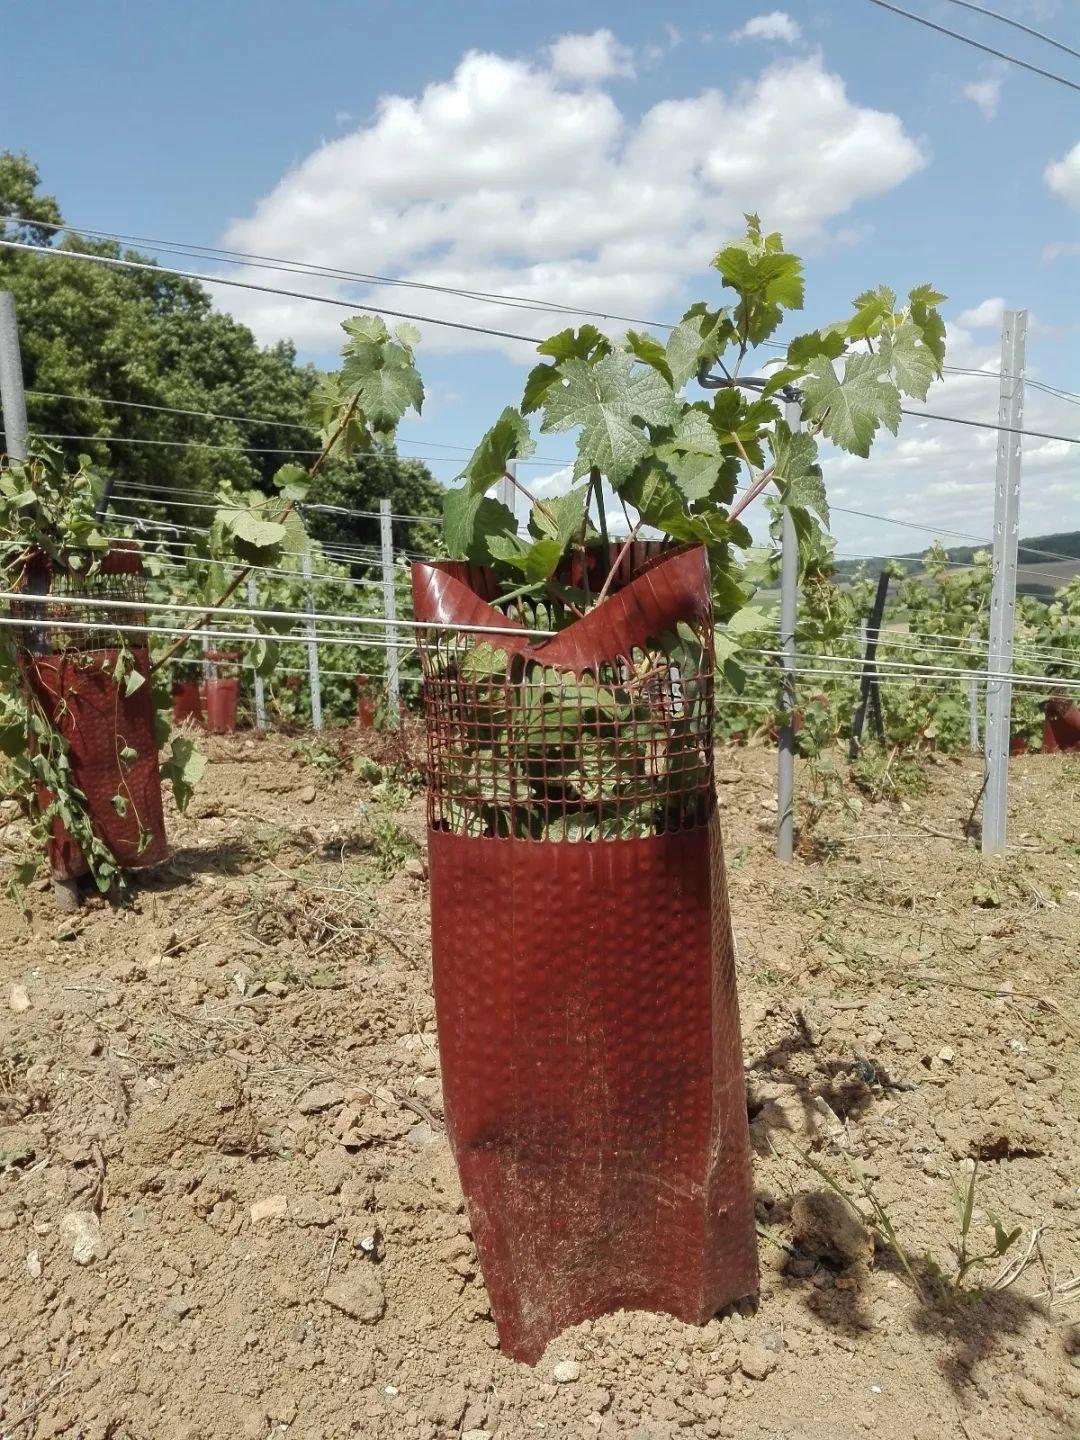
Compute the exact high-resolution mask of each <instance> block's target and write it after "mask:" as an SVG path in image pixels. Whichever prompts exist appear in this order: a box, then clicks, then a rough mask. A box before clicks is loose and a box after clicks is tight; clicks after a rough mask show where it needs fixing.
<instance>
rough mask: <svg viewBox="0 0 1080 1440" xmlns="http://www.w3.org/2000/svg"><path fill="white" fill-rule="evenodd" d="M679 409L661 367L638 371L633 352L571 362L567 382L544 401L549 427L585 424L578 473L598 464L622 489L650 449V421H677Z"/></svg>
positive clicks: (545, 424)
mask: <svg viewBox="0 0 1080 1440" xmlns="http://www.w3.org/2000/svg"><path fill="white" fill-rule="evenodd" d="M678 413H679V405H678V401H677V400H676V398H675V393H674V391H673V390H672V388H671V386H670V385H669V384H668V383H667V381H666V380H665V379H664V378H663V376H662V375H659V374H658V373H657V372H656V371H655V370H652V369H649V368H645V369H638V368H637V367H635V365H634V363H633V361H632V360H630V358H629V357H628V356H625V355H605V356H603V357H602V358H601V359H599V360H597V361H596V363H595V364H593V365H590V364H588V363H587V362H586V361H584V360H567V361H566V362H565V364H564V365H563V366H562V381H561V383H560V384H559V385H558V386H552V387H551V388H550V389H549V390H548V392H547V394H546V396H545V399H544V421H543V424H542V425H541V427H540V428H541V430H543V431H547V432H550V431H556V432H558V431H563V430H570V429H573V428H574V427H575V426H580V430H581V433H580V434H579V436H578V458H577V461H576V463H575V466H574V475H575V477H577V476H579V475H583V474H585V473H586V472H587V471H589V470H590V469H591V468H592V467H593V466H595V467H596V468H597V469H598V470H599V471H600V472H601V473H602V474H604V475H606V476H607V478H608V480H609V481H610V483H611V484H612V485H613V486H615V487H616V488H618V485H619V483H620V482H621V481H623V480H625V479H626V478H627V477H628V476H629V475H630V474H631V473H632V471H633V470H634V468H635V466H636V465H637V464H638V462H639V461H640V460H641V459H642V457H643V456H644V455H646V454H647V453H648V451H649V448H650V447H649V442H648V439H647V437H646V435H645V432H644V431H643V429H642V428H641V426H640V425H639V424H637V423H635V422H636V421H643V422H644V423H645V424H648V425H668V424H671V423H672V422H673V421H674V420H675V419H676V417H677V415H678Z"/></svg>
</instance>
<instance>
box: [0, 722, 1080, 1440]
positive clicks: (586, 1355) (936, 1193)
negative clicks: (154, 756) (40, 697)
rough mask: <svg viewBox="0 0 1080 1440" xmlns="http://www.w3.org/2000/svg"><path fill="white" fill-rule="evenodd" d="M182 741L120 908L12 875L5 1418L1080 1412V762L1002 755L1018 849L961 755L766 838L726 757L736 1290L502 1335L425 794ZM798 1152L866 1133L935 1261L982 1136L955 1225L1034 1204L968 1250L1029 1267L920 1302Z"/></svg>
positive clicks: (128, 1430) (916, 1254) (608, 1418)
mask: <svg viewBox="0 0 1080 1440" xmlns="http://www.w3.org/2000/svg"><path fill="white" fill-rule="evenodd" d="M208 745H209V749H210V753H211V765H210V767H209V769H208V771H207V775H206V777H205V780H204V782H203V784H202V787H201V789H200V791H199V793H198V794H197V796H196V798H195V800H194V802H193V804H192V807H191V809H190V811H189V813H188V815H187V816H185V817H178V816H176V815H175V814H171V815H170V817H169V821H170V836H171V839H172V842H173V845H174V847H175V855H174V858H173V859H172V860H171V861H170V862H168V863H167V864H166V865H165V866H164V867H163V868H162V869H161V870H160V871H159V872H158V873H157V874H156V875H155V876H153V877H150V878H148V879H147V880H146V881H145V882H144V883H143V884H142V886H141V887H140V888H139V889H138V891H137V892H136V894H135V898H134V903H133V904H132V905H131V907H130V908H128V909H119V910H118V909H114V908H110V907H106V906H105V905H104V904H102V903H100V902H98V903H96V904H92V905H91V906H88V907H85V908H84V909H83V910H82V911H81V912H80V914H79V915H77V916H76V917H75V918H73V919H71V918H62V917H58V916H57V915H56V913H55V911H54V910H53V908H52V901H51V897H50V896H49V895H47V894H43V893H41V892H40V891H37V892H33V893H32V894H31V895H30V897H29V898H30V906H31V914H30V916H29V918H24V917H23V916H22V915H20V913H19V911H18V909H17V908H16V907H15V906H14V905H13V904H12V903H11V902H9V901H0V1036H2V1044H0V1437H12V1440H15V1437H17V1440H50V1437H53V1436H65V1437H69V1440H76V1437H77V1440H107V1437H111V1440H344V1437H348V1436H364V1437H371V1440H382V1437H386V1440H391V1437H393V1440H398V1437H402V1440H442V1437H452V1436H453V1437H457V1436H466V1437H468V1440H487V1437H496V1440H525V1437H583V1436H584V1437H592V1436H596V1437H600V1440H615V1437H628V1440H669V1437H674V1436H688V1437H697V1436H709V1437H712V1436H739V1437H740V1440H848V1437H861V1436H867V1437H870V1436H873V1437H876V1440H919V1437H926V1440H929V1437H934V1440H937V1437H939V1436H941V1435H954V1436H957V1437H960V1440H991V1437H994V1440H996V1437H999V1436H1002V1435H1009V1436H1016V1437H1021V1440H1027V1437H1032V1440H1042V1437H1058V1436H1067V1435H1070V1434H1073V1433H1075V1431H1074V1429H1073V1428H1072V1425H1073V1417H1074V1416H1075V1414H1076V1413H1077V1410H1078V1408H1080V1407H1078V1405H1077V1399H1078V1397H1080V1337H1078V1333H1077V1329H1076V1327H1075V1323H1074V1322H1075V1321H1076V1319H1077V1317H1078V1313H1080V1296H1078V1293H1077V1289H1076V1287H1075V1286H1073V1287H1072V1288H1070V1286H1069V1282H1070V1281H1073V1280H1074V1279H1075V1277H1076V1276H1077V1275H1078V1274H1080V1234H1078V1222H1080V1188H1078V1174H1077V1154H1078V1146H1077V1138H1078V1134H1077V1131H1078V1127H1077V1119H1076V1117H1077V1114H1078V1104H1077V1088H1078V1087H1077V1079H1078V1062H1077V1051H1076V1041H1077V1031H1078V1015H1080V1007H1078V1005H1077V989H1078V971H1080V947H1078V944H1077V940H1078V936H1080V926H1078V923H1077V921H1078V916H1080V795H1078V781H1080V764H1078V762H1076V761H1070V760H1069V759H1068V758H1067V757H1066V758H1063V757H1056V756H1055V757H1051V756H1031V757H1020V758H1018V759H1017V760H1016V761H1015V762H1014V763H1013V769H1012V772H1011V775H1012V790H1011V797H1012V810H1013V817H1012V830H1011V834H1012V837H1013V838H1014V839H1015V841H1016V842H1017V845H1018V847H1019V848H1017V849H1016V850H1014V851H1013V852H1012V853H1011V854H1010V856H1009V857H1008V858H1007V859H1005V860H1001V861H992V862H985V861H983V860H982V859H981V857H980V856H979V855H978V854H977V853H975V851H974V849H973V848H971V847H970V846H969V845H968V843H967V841H966V840H965V838H964V834H963V830H964V823H965V821H966V819H967V817H968V814H969V812H970V809H971V803H972V799H973V797H974V794H975V792H976V790H977V788H978V779H979V777H978V765H977V762H976V761H975V760H970V759H965V760H964V762H963V763H956V762H952V761H949V762H943V763H942V764H940V765H936V766H930V771H929V791H928V793H927V795H926V796H924V797H919V798H910V797H909V798H908V799H907V800H906V801H904V802H903V803H902V804H901V803H889V802H884V801H883V802H878V803H875V802H873V801H872V800H869V799H866V798H865V797H864V798H863V799H862V800H861V802H860V807H859V813H853V812H852V811H851V810H850V809H837V810H834V811H827V812H826V813H825V814H824V815H823V816H822V819H821V821H820V822H819V824H818V827H817V831H816V834H815V836H814V844H813V845H812V846H810V847H807V856H809V857H810V858H806V856H804V857H803V858H800V859H798V860H797V861H796V863H795V864H794V865H792V866H791V867H788V868H783V867H780V866H779V865H778V864H777V863H776V862H775V860H774V859H773V858H772V829H773V826H774V824H775V803H776V802H775V790H774V783H773V775H774V765H775V757H774V755H773V754H771V753H770V752H768V751H766V750H764V749H760V748H753V747H751V748H747V749H743V750H731V751H725V752H723V753H722V754H721V755H720V757H719V766H720V771H719V773H720V780H721V784H720V787H719V788H720V801H721V806H722V810H723V814H724V819H725V837H726V847H727V856H728V864H729V871H730V885H731V901H732V909H733V912H734V916H735V930H736V936H737V942H738V954H739V967H740V991H741V996H742V1006H743V1024H744V1032H745V1043H746V1058H747V1064H748V1104H749V1108H750V1115H751V1120H752V1127H751V1128H752V1135H753V1140H754V1145H755V1149H756V1151H757V1156H756V1162H755V1164H756V1168H755V1183H756V1188H757V1193H758V1216H759V1221H760V1228H761V1233H762V1239H761V1247H760V1248H761V1262H762V1288H761V1299H760V1303H759V1305H758V1306H757V1308H756V1309H755V1308H752V1307H751V1306H749V1305H744V1306H742V1307H741V1308H738V1309H736V1310H734V1311H732V1312H731V1313H730V1314H726V1315H724V1316H722V1317H719V1318H717V1319H716V1320H714V1321H712V1322H711V1323H710V1324H709V1325H708V1326H706V1327H705V1328H704V1329H701V1330H698V1329H693V1328H689V1327H685V1326H683V1325H681V1324H679V1323H677V1322H675V1321H673V1320H671V1319H669V1318H667V1317H664V1316H653V1315H646V1314H618V1315H613V1316H609V1317H605V1318H604V1319H601V1320H598V1321H595V1322H592V1323H589V1324H585V1325H581V1326H578V1327H577V1328H576V1329H574V1330H572V1331H569V1332H567V1333H566V1334H565V1335H564V1336H562V1337H561V1338H560V1339H558V1340H557V1341H555V1342H553V1343H552V1345H551V1346H550V1347H549V1349H548V1352H547V1354H546V1355H545V1357H544V1358H543V1360H542V1361H541V1362H540V1363H539V1364H538V1365H537V1366H536V1367H535V1368H533V1369H528V1368H525V1367H521V1366H518V1365H515V1364H514V1363H512V1362H511V1361H509V1360H507V1359H506V1358H505V1357H503V1356H502V1355H501V1354H500V1353H499V1351H498V1349H497V1347H496V1341H495V1331H494V1326H493V1324H492V1321H491V1317H490V1313H489V1309H488V1304H487V1300H486V1296H485V1292H484V1288H483V1283H482V1281H481V1279H480V1277H479V1275H478V1273H477V1268H476V1258H475V1251H474V1248H473V1244H472V1240H471V1237H470V1231H469V1220H468V1216H467V1214H466V1212H465V1208H464V1205H463V1202H462V1198H461V1193H460V1190H459V1188H458V1185H457V1181H456V1177H455V1173H454V1168H453V1164H452V1162H451V1159H450V1155H449V1151H448V1148H447V1143H446V1139H445V1135H444V1131H443V1127H442V1123H441V1100H440V1087H439V1056H438V1048H437V1043H436V1037H435V1030H434V1011H433V1005H432V1000H431V990H430V950H429V945H428V936H427V929H428V911H427V893H426V883H425V878H424V866H423V862H422V859H421V858H420V857H421V850H420V847H421V846H422V841H423V807H422V802H421V797H420V795H419V793H418V791H417V790H416V789H415V788H409V787H408V786H403V785H399V784H395V783H388V782H387V781H386V780H385V779H382V780H380V779H379V777H378V775H377V774H376V773H375V772H370V773H369V774H368V775H367V777H366V778H359V777H357V776H356V775H355V774H354V772H353V769H352V767H351V765H350V764H348V763H346V764H343V765H341V766H340V767H337V768H328V767H327V765H326V763H324V764H322V765H318V764H313V763H312V758H313V756H314V757H315V758H322V759H323V761H324V762H325V761H326V758H327V757H326V756H325V754H323V755H321V757H320V756H318V755H316V754H315V752H312V751H309V752H308V753H307V754H306V755H305V754H304V753H303V752H301V751H299V750H298V749H297V747H296V745H295V744H293V743H291V742H289V741H287V740H285V739H283V738H281V737H267V738H262V739H259V740H253V739H244V738H243V737H228V738H221V739H217V740H214V741H211V742H208ZM383 758H384V759H385V758H386V757H385V756H384V757H383ZM346 759H348V757H346ZM406 768H407V767H406ZM809 783H810V782H809V777H803V776H800V790H801V791H803V793H805V786H806V785H807V784H809ZM4 818H5V819H6V820H8V821H9V822H10V824H9V828H8V831H6V832H5V831H0V845H4V844H5V843H7V841H8V840H9V839H12V832H13V830H14V831H17V829H18V825H19V821H18V820H17V819H15V820H12V819H11V816H10V814H9V815H7V816H5V817H4ZM0 878H2V877H0ZM806 1156H809V1157H810V1158H811V1159H812V1160H814V1161H815V1162H816V1163H817V1164H819V1165H822V1166H824V1167H825V1169H826V1170H827V1171H828V1172H829V1173H830V1174H831V1175H834V1176H835V1177H836V1178H837V1179H839V1180H842V1182H843V1183H844V1185H845V1187H847V1188H848V1189H849V1190H851V1192H852V1193H854V1189H855V1182H854V1180H853V1179H852V1175H851V1173H850V1171H849V1168H848V1166H849V1159H848V1158H846V1157H851V1158H852V1159H853V1160H854V1161H855V1162H856V1163H858V1165H860V1166H861V1170H862V1172H863V1174H864V1175H865V1177H866V1178H867V1182H868V1184H869V1185H870V1186H871V1187H872V1188H873V1190H874V1192H875V1193H876V1195H877V1196H878V1198H879V1200H880V1202H881V1204H882V1205H883V1206H884V1207H885V1208H886V1210H887V1212H888V1214H889V1216H890V1218H891V1222H892V1224H893V1225H894V1226H895V1229H896V1232H897V1234H898V1235H899V1237H900V1239H901V1242H902V1244H903V1246H904V1248H905V1250H906V1252H907V1254H908V1255H909V1257H910V1258H911V1260H912V1262H913V1268H914V1269H915V1270H916V1275H917V1277H919V1276H921V1277H922V1280H921V1283H923V1284H925V1283H926V1278H925V1271H924V1270H923V1268H922V1257H923V1255H924V1254H925V1253H926V1252H927V1251H930V1252H932V1253H933V1254H934V1255H935V1256H936V1257H937V1259H938V1260H939V1262H940V1263H941V1264H942V1265H943V1266H944V1265H946V1264H947V1262H948V1259H949V1244H950V1241H952V1240H954V1239H955V1238H956V1235H957V1220H956V1216H955V1211H954V1206H953V1193H952V1192H953V1185H954V1183H955V1182H956V1181H957V1180H965V1179H966V1176H967V1175H968V1174H969V1173H970V1166H971V1164H972V1162H973V1161H974V1160H978V1162H979V1171H978V1189H977V1195H976V1202H975V1205H976V1209H975V1219H974V1226H973V1234H974V1235H975V1236H976V1238H977V1242H978V1245H979V1246H982V1245H983V1244H984V1242H985V1240H986V1237H987V1235H988V1233H989V1230H988V1222H987V1215H988V1214H990V1213H992V1214H996V1215H999V1216H1000V1217H1001V1220H1002V1222H1003V1223H1004V1224H1005V1226H1006V1227H1007V1228H1012V1227H1014V1226H1021V1227H1022V1228H1023V1233H1022V1236H1021V1239H1020V1240H1019V1241H1018V1242H1017V1244H1016V1245H1015V1246H1014V1247H1013V1250H1012V1251H1010V1252H1009V1255H1008V1256H1007V1257H1006V1258H1005V1260H995V1261H994V1262H993V1263H992V1264H991V1265H990V1266H989V1267H988V1269H987V1271H986V1273H985V1275H984V1280H989V1279H993V1278H995V1277H997V1276H999V1275H1000V1274H1001V1272H1003V1271H1004V1268H1005V1266H1006V1264H1007V1263H1008V1261H1009V1260H1011V1259H1012V1258H1013V1257H1014V1256H1017V1257H1021V1258H1022V1257H1023V1256H1024V1255H1027V1258H1028V1264H1027V1266H1026V1268H1025V1269H1024V1270H1023V1273H1022V1274H1021V1275H1020V1277H1019V1279H1017V1280H1016V1282H1015V1283H1014V1284H1013V1285H1011V1286H1010V1287H1008V1288H1005V1289H1000V1290H989V1291H988V1292H987V1293H986V1295H985V1296H984V1298H982V1299H981V1301H977V1302H969V1303H963V1302H961V1303H957V1304H955V1305H953V1306H952V1307H948V1308H940V1307H937V1306H934V1305H931V1304H924V1303H922V1302H920V1300H919V1299H918V1298H917V1296H916V1294H915V1293H914V1291H913V1289H912V1286H911V1283H910V1282H909V1280H908V1278H907V1277H906V1276H905V1274H904V1273H903V1271H902V1269H901V1268H900V1267H899V1265H898V1264H897V1262H896V1260H895V1258H894V1257H893V1256H891V1255H890V1254H889V1253H887V1252H883V1251H882V1250H881V1249H880V1247H878V1249H877V1252H876V1253H875V1246H874V1243H873V1239H872V1237H871V1235H870V1234H869V1232H868V1231H867V1229H866V1228H865V1227H864V1226H863V1225H862V1224H861V1223H860V1222H859V1221H858V1220H856V1218H855V1217H854V1216H853V1215H852V1214H851V1212H850V1211H849V1210H848V1209H847V1208H846V1207H845V1205H844V1203H843V1202H842V1201H840V1200H838V1198H837V1197H836V1196H834V1195H833V1194H832V1192H830V1191H829V1190H828V1188H827V1186H826V1185H825V1183H824V1181H823V1180H822V1177H821V1175H820V1174H819V1173H817V1172H816V1171H815V1170H814V1169H813V1167H812V1166H811V1164H810V1163H809V1161H808V1160H807V1159H806V1158H805V1157H806ZM1006 1278H1007V1277H1006Z"/></svg>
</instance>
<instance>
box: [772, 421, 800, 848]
mask: <svg viewBox="0 0 1080 1440" xmlns="http://www.w3.org/2000/svg"><path fill="white" fill-rule="evenodd" d="M784 418H785V419H786V420H787V423H788V425H790V427H791V429H792V430H797V429H798V428H799V427H800V425H801V424H802V407H801V406H800V404H799V402H798V401H797V400H789V401H787V403H786V404H785V406H784ZM798 595H799V538H798V536H797V535H796V534H795V522H794V520H792V518H791V511H790V510H788V509H787V507H786V506H785V508H784V518H783V539H782V550H781V555H780V651H781V656H780V673H781V680H780V709H781V710H782V711H783V712H784V723H783V724H782V725H781V726H780V755H779V761H778V768H777V793H776V799H777V834H776V853H777V855H778V856H779V858H780V859H781V860H784V861H788V860H790V859H791V858H792V856H793V855H794V854H795V612H796V606H797V604H798Z"/></svg>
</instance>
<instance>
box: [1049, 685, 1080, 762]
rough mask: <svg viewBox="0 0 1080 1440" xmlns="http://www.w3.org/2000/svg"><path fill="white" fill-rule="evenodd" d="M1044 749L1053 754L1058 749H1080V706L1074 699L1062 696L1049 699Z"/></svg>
mask: <svg viewBox="0 0 1080 1440" xmlns="http://www.w3.org/2000/svg"><path fill="white" fill-rule="evenodd" d="M1043 749H1044V750H1047V751H1049V752H1050V753H1051V754H1053V753H1054V752H1055V751H1057V750H1077V749H1080V706H1078V705H1076V703H1075V702H1074V701H1072V700H1067V699H1062V698H1055V699H1051V700H1047V702H1046V707H1045V718H1044V720H1043Z"/></svg>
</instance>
